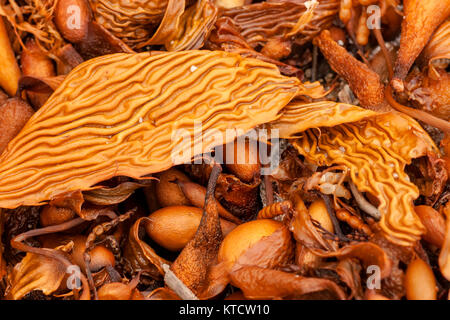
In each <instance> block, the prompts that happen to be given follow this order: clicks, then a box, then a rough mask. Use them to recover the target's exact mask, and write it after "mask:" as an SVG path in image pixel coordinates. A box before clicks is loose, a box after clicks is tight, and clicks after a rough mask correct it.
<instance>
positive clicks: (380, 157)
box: [272, 102, 437, 245]
mask: <svg viewBox="0 0 450 320" xmlns="http://www.w3.org/2000/svg"><path fill="white" fill-rule="evenodd" d="M327 104H328V107H327ZM314 109H315V110H316V111H315V112H314ZM283 111H284V112H285V114H286V116H287V115H289V117H288V119H291V123H292V127H289V125H288V123H287V121H286V119H285V116H283V117H282V118H281V119H280V120H278V121H275V122H274V123H273V125H272V127H273V128H280V132H281V136H285V137H287V136H292V135H293V134H294V132H295V131H297V132H300V131H304V130H306V129H307V130H306V131H304V132H303V133H302V134H301V135H300V136H301V137H300V138H299V139H297V140H295V141H293V145H294V146H295V147H296V149H297V150H298V152H299V153H300V154H302V155H304V156H305V158H306V159H307V160H308V161H309V162H312V163H314V164H317V165H320V166H331V165H343V166H345V167H347V168H348V169H349V172H350V178H351V180H352V181H353V182H354V183H355V185H356V186H357V188H358V190H359V191H360V192H368V193H370V194H372V195H373V196H375V197H376V198H377V199H378V200H379V202H380V204H379V206H378V210H379V211H380V213H381V220H380V221H379V225H380V227H381V229H382V230H383V232H384V233H385V235H386V237H387V238H388V239H389V240H391V241H392V242H394V243H397V244H401V245H411V244H412V243H413V242H415V241H417V240H419V239H420V236H421V234H422V233H423V232H424V227H423V225H422V224H421V222H420V219H419V218H418V217H417V216H416V214H415V212H414V207H413V200H414V199H416V198H417V197H418V196H419V191H418V188H417V186H415V185H414V184H413V183H411V182H410V181H409V177H408V175H407V174H406V173H405V171H404V169H405V166H406V165H407V164H409V163H411V160H412V159H413V158H417V157H420V156H423V155H425V154H426V153H427V152H433V151H436V152H437V150H436V149H435V146H434V143H433V141H432V140H431V138H430V137H429V136H428V135H427V133H426V132H425V131H424V130H423V129H422V128H421V127H420V126H419V124H418V123H417V122H416V121H415V120H413V119H412V118H410V117H408V116H405V115H402V114H399V113H396V112H389V113H383V114H378V113H374V112H372V111H368V110H365V109H361V108H359V107H356V106H349V105H344V104H337V103H334V102H320V103H316V104H307V105H304V107H301V105H293V106H292V107H291V105H289V106H288V107H286V108H285V109H284V110H283ZM327 118H328V120H327ZM294 119H305V121H299V122H297V125H296V126H295V125H293V123H294ZM307 119H310V120H309V121H307ZM287 129H289V130H287Z"/></svg>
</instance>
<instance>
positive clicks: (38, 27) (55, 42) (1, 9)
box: [0, 0, 65, 57]
mask: <svg viewBox="0 0 450 320" xmlns="http://www.w3.org/2000/svg"><path fill="white" fill-rule="evenodd" d="M56 4H57V2H56V1H54V0H25V1H23V2H22V1H21V2H20V5H19V4H17V2H16V1H15V0H7V1H6V2H2V3H1V4H0V16H3V17H5V19H7V20H8V22H9V23H10V24H11V25H12V26H13V28H14V31H15V33H16V35H17V36H18V37H17V40H18V41H20V43H21V44H22V46H23V43H22V40H21V37H20V36H23V35H24V33H25V34H27V33H30V34H32V35H33V36H34V38H35V39H36V43H37V45H38V46H39V47H40V48H41V49H42V50H43V51H44V52H46V53H47V54H49V55H50V56H51V57H54V54H55V52H56V50H58V49H59V48H61V47H62V46H64V44H65V41H64V39H63V37H62V35H61V34H60V33H59V31H58V29H57V28H56V26H55V24H54V23H53V17H54V11H55V7H56Z"/></svg>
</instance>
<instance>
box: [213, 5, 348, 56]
mask: <svg viewBox="0 0 450 320" xmlns="http://www.w3.org/2000/svg"><path fill="white" fill-rule="evenodd" d="M338 8H339V1H337V0H324V1H320V2H319V4H318V5H317V7H315V8H311V10H313V15H312V17H310V20H309V21H308V22H307V23H306V25H302V26H299V25H298V24H297V23H298V22H299V20H300V19H302V16H303V15H304V14H305V13H306V12H307V8H306V5H305V4H304V3H296V2H291V1H281V0H277V1H273V2H262V3H254V4H250V5H247V6H242V7H238V8H233V9H228V10H224V11H223V12H221V16H225V17H230V18H231V19H233V21H234V22H235V23H236V25H237V26H238V27H239V29H240V31H241V34H242V36H243V37H244V38H245V39H246V40H247V42H248V43H249V44H250V46H252V47H253V48H256V47H258V46H264V45H265V44H266V43H267V41H269V40H270V39H272V38H287V37H294V38H295V41H296V42H297V43H299V44H303V43H305V42H307V41H309V40H311V39H312V38H313V37H314V36H316V35H317V34H318V33H319V32H320V31H321V30H323V29H325V28H328V27H329V26H330V25H331V22H332V20H333V18H334V15H335V14H336V13H337V11H338Z"/></svg>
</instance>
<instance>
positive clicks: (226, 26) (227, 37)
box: [207, 17, 303, 77]
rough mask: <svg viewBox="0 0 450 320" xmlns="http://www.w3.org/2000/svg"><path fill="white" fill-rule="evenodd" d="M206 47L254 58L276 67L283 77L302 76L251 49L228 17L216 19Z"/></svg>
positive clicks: (300, 73) (296, 70)
mask: <svg viewBox="0 0 450 320" xmlns="http://www.w3.org/2000/svg"><path fill="white" fill-rule="evenodd" d="M207 47H208V48H210V49H217V50H224V51H226V52H234V53H239V54H240V55H241V56H243V57H249V58H256V59H259V60H262V61H265V62H269V63H273V64H275V65H277V66H278V68H279V69H280V71H281V73H282V74H284V75H288V76H299V77H300V76H302V75H303V72H302V70H300V69H297V68H296V67H294V66H291V65H288V64H285V63H283V62H280V61H278V60H274V59H272V58H269V57H267V56H266V55H264V54H262V53H260V52H258V51H256V50H255V49H253V48H252V47H251V46H250V45H249V44H248V43H247V41H246V40H245V39H244V37H243V36H242V35H241V34H240V32H239V29H238V27H237V26H236V24H235V23H234V22H233V20H232V19H231V18H229V17H220V18H219V19H217V21H216V24H215V29H214V30H213V31H212V32H211V35H210V36H209V38H208V42H207Z"/></svg>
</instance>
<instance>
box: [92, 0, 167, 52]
mask: <svg viewBox="0 0 450 320" xmlns="http://www.w3.org/2000/svg"><path fill="white" fill-rule="evenodd" d="M167 4H168V0H150V1H149V0H134V1H125V0H91V1H90V5H91V8H92V11H93V13H94V18H95V20H96V21H97V22H98V23H99V24H100V25H102V26H103V27H105V28H106V29H107V30H108V31H110V32H111V33H112V34H114V35H115V36H116V37H118V38H120V39H122V40H123V41H124V42H125V43H126V44H128V45H129V46H131V47H132V48H134V47H136V46H137V45H139V44H141V43H143V42H145V41H147V40H148V39H149V38H150V37H151V35H152V29H153V28H154V25H157V24H158V23H159V22H160V21H161V20H162V18H163V16H164V12H165V10H166V8H167Z"/></svg>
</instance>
